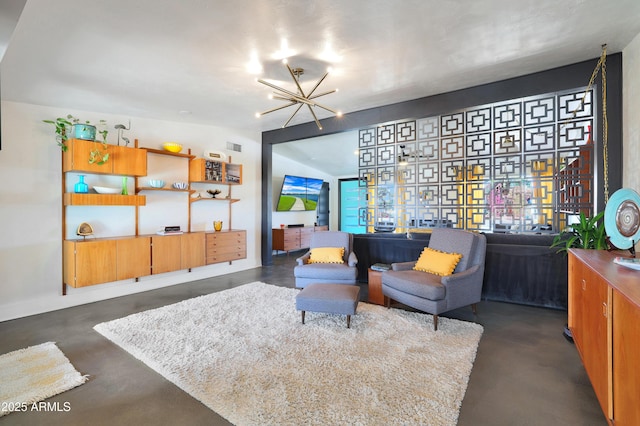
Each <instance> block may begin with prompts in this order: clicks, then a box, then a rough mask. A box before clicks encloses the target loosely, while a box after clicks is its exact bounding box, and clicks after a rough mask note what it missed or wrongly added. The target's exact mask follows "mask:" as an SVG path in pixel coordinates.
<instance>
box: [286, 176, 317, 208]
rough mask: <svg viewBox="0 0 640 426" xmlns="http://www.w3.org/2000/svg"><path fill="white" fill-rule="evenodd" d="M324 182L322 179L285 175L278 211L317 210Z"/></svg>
mask: <svg viewBox="0 0 640 426" xmlns="http://www.w3.org/2000/svg"><path fill="white" fill-rule="evenodd" d="M322 182H323V181H322V179H314V178H307V177H300V176H290V175H285V176H284V181H283V182H282V189H281V190H280V198H279V199H278V206H277V207H276V211H279V212H293V211H310V210H315V209H316V207H317V205H318V195H320V189H321V188H322Z"/></svg>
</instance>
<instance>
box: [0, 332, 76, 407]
mask: <svg viewBox="0 0 640 426" xmlns="http://www.w3.org/2000/svg"><path fill="white" fill-rule="evenodd" d="M86 381H87V376H83V375H81V374H80V373H78V371H76V369H75V368H74V367H73V365H71V363H70V362H69V360H68V359H67V357H66V356H64V354H63V353H62V351H61V350H60V349H58V347H57V346H56V344H55V343H53V342H47V343H43V344H41V345H37V346H30V347H28V348H25V349H19V350H17V351H13V352H9V353H8V354H4V355H2V356H0V404H1V405H0V417H2V416H4V415H6V414H9V413H11V412H13V411H18V410H20V411H25V410H27V411H28V410H29V409H30V407H31V406H32V404H34V403H37V402H39V401H42V400H43V399H47V398H49V397H52V396H54V395H57V394H59V393H62V392H64V391H67V390H69V389H72V388H75V387H76V386H80V385H81V384H83V383H84V382H86Z"/></svg>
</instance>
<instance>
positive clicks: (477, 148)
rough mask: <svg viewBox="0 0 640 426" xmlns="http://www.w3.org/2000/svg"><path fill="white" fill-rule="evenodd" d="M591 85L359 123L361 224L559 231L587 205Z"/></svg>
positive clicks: (386, 228) (590, 195) (590, 200)
mask: <svg viewBox="0 0 640 426" xmlns="http://www.w3.org/2000/svg"><path fill="white" fill-rule="evenodd" d="M594 99H595V98H594V96H593V90H590V91H589V92H585V89H584V88H582V89H574V90H571V91H568V92H562V93H552V94H545V95H539V96H534V97H528V98H522V99H514V100H509V101H505V102H499V103H494V104H490V105H482V106H477V107H473V108H467V109H464V110H461V111H453V112H450V113H447V114H443V115H440V116H437V117H426V118H420V119H417V120H400V121H396V122H391V123H383V124H379V125H377V126H374V127H370V128H365V129H360V130H359V170H358V174H359V184H360V186H361V187H362V189H363V190H362V191H361V194H364V195H363V196H364V197H366V201H365V202H364V203H362V204H361V205H366V207H362V208H361V209H360V212H359V218H360V224H361V225H366V226H367V232H374V231H378V232H406V231H408V230H410V229H414V228H433V227H454V228H463V229H468V230H474V231H484V232H518V233H522V232H558V231H559V230H561V229H564V228H565V227H566V226H567V224H568V223H571V222H572V220H573V219H574V218H575V216H576V215H577V214H579V213H580V212H581V211H582V212H584V213H585V214H586V215H588V216H590V215H591V212H592V210H593V204H594V191H593V190H594V181H593V179H594V152H595V151H594V145H595V143H596V142H595V140H596V139H595V135H596V132H595V129H594V125H595V120H594V117H595V116H596V115H595V109H596V108H595V105H594Z"/></svg>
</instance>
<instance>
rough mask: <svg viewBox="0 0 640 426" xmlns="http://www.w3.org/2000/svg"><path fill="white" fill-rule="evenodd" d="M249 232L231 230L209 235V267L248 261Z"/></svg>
mask: <svg viewBox="0 0 640 426" xmlns="http://www.w3.org/2000/svg"><path fill="white" fill-rule="evenodd" d="M246 257H247V232H246V231H243V230H229V231H220V232H212V233H207V265H209V264H212V263H220V262H227V261H232V260H239V259H246Z"/></svg>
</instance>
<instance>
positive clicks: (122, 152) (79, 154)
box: [62, 139, 147, 176]
mask: <svg viewBox="0 0 640 426" xmlns="http://www.w3.org/2000/svg"><path fill="white" fill-rule="evenodd" d="M66 144H67V147H68V148H67V150H66V151H64V152H63V154H62V171H63V172H88V173H95V174H113V175H124V176H144V175H146V174H147V153H146V150H144V149H142V148H129V147H125V146H117V145H107V147H106V151H107V152H108V153H109V160H108V161H107V162H106V163H104V164H102V165H98V164H95V163H94V164H89V153H90V152H91V151H93V150H95V149H96V147H98V148H99V149H102V143H101V142H92V141H85V140H81V139H68V140H67V143H66Z"/></svg>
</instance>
